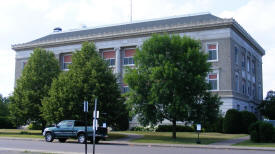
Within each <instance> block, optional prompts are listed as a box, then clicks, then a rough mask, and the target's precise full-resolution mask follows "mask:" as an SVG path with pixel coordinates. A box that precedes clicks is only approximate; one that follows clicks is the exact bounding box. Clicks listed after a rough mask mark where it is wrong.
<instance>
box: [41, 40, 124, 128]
mask: <svg viewBox="0 0 275 154" xmlns="http://www.w3.org/2000/svg"><path fill="white" fill-rule="evenodd" d="M95 98H98V110H99V111H100V113H105V114H101V115H100V117H101V118H100V119H104V120H106V121H107V123H108V124H109V126H112V127H114V128H117V129H127V127H128V125H126V128H122V127H121V125H120V121H122V120H123V119H125V118H126V119H127V121H128V118H127V117H128V112H127V110H126V105H125V104H124V99H123V98H122V97H121V94H120V90H119V87H118V84H117V79H116V77H115V75H114V74H113V73H112V71H111V69H110V68H108V66H107V64H106V63H105V61H104V60H103V59H102V58H101V57H100V56H99V55H98V53H97V51H96V48H95V45H94V44H93V43H88V42H85V43H83V44H82V48H81V50H80V51H76V52H75V53H73V55H72V64H71V65H70V66H69V71H67V72H63V73H61V74H60V76H59V77H58V79H55V80H54V81H53V83H52V87H51V89H50V91H49V96H48V97H46V98H45V99H44V100H43V117H44V118H45V119H46V120H47V121H48V122H49V123H57V122H59V121H60V120H64V119H76V120H82V119H84V112H83V102H84V100H87V101H88V102H89V113H88V116H89V118H90V121H91V120H92V119H91V118H92V109H93V108H94V100H95Z"/></svg>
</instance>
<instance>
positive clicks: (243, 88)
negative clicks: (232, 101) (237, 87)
mask: <svg viewBox="0 0 275 154" xmlns="http://www.w3.org/2000/svg"><path fill="white" fill-rule="evenodd" d="M242 92H243V94H244V95H245V94H246V84H245V80H242Z"/></svg>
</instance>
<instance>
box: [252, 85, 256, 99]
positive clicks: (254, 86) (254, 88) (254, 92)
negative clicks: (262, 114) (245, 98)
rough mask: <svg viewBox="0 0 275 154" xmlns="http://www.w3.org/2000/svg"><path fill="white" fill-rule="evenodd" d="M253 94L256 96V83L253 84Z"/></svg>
mask: <svg viewBox="0 0 275 154" xmlns="http://www.w3.org/2000/svg"><path fill="white" fill-rule="evenodd" d="M252 96H253V98H255V97H256V85H255V84H253V85H252Z"/></svg>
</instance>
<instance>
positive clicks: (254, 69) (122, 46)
mask: <svg viewBox="0 0 275 154" xmlns="http://www.w3.org/2000/svg"><path fill="white" fill-rule="evenodd" d="M155 33H159V34H162V33H169V34H179V35H180V36H189V37H191V38H194V39H197V40H200V41H201V44H202V49H201V50H202V51H204V52H206V53H208V54H209V57H208V61H209V62H211V63H212V69H213V71H212V72H211V73H209V75H208V77H207V80H208V81H209V83H210V84H211V91H212V92H213V93H217V94H218V95H219V96H220V97H221V100H222V101H223V105H222V106H221V110H222V112H223V113H225V112H226V111H227V110H228V109H232V108H234V109H237V110H247V111H251V112H254V113H256V112H257V109H256V107H257V106H258V104H259V103H260V102H261V100H262V97H263V94H262V93H263V90H262V87H263V86H262V85H263V81H262V56H263V55H264V54H265V50H264V49H263V48H262V47H261V46H260V45H259V44H258V43H257V42H256V41H255V40H254V39H253V38H252V37H251V36H250V35H249V34H248V33H247V32H246V31H245V30H244V28H242V27H241V26H240V25H239V24H238V23H237V22H236V21H235V20H234V19H223V18H219V17H216V16H214V15H212V14H208V13H207V14H197V15H189V16H181V17H171V18H165V19H156V20H150V21H142V22H134V23H127V24H119V25H112V26H104V27H97V28H85V27H84V28H81V29H77V30H71V31H62V29H61V28H55V30H54V32H52V33H50V34H48V35H46V36H44V37H41V38H38V39H36V40H33V41H30V42H27V43H23V44H15V45H12V49H13V50H15V51H16V57H15V58H16V61H15V63H16V64H15V79H18V78H19V77H20V75H21V73H22V70H23V68H24V65H25V64H26V63H27V61H28V58H29V57H30V54H31V53H32V52H33V49H34V48H37V47H40V48H45V49H46V50H49V51H52V52H53V53H54V54H55V56H56V58H57V59H58V60H59V62H60V66H61V68H62V69H63V70H64V71H65V70H67V69H68V64H70V63H71V62H72V60H71V56H72V53H73V52H75V50H80V48H81V43H82V42H84V41H93V42H94V43H95V45H96V48H97V50H98V52H99V53H100V54H101V55H102V58H103V59H105V60H106V61H108V64H109V67H111V68H112V70H113V72H114V73H115V74H116V75H117V76H118V78H119V79H118V82H119V85H120V86H121V91H122V92H126V91H128V90H129V89H128V86H127V85H126V84H125V83H124V82H123V76H124V75H123V74H124V72H125V66H134V65H135V64H134V63H135V62H134V60H133V56H134V54H135V50H136V48H138V47H141V46H142V43H143V42H144V41H145V40H146V39H148V38H150V36H151V35H152V34H155Z"/></svg>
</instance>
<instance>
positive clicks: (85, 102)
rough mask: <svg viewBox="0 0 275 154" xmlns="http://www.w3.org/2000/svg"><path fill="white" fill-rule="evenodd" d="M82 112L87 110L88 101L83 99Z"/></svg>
mask: <svg viewBox="0 0 275 154" xmlns="http://www.w3.org/2000/svg"><path fill="white" fill-rule="evenodd" d="M84 112H88V101H84Z"/></svg>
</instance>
